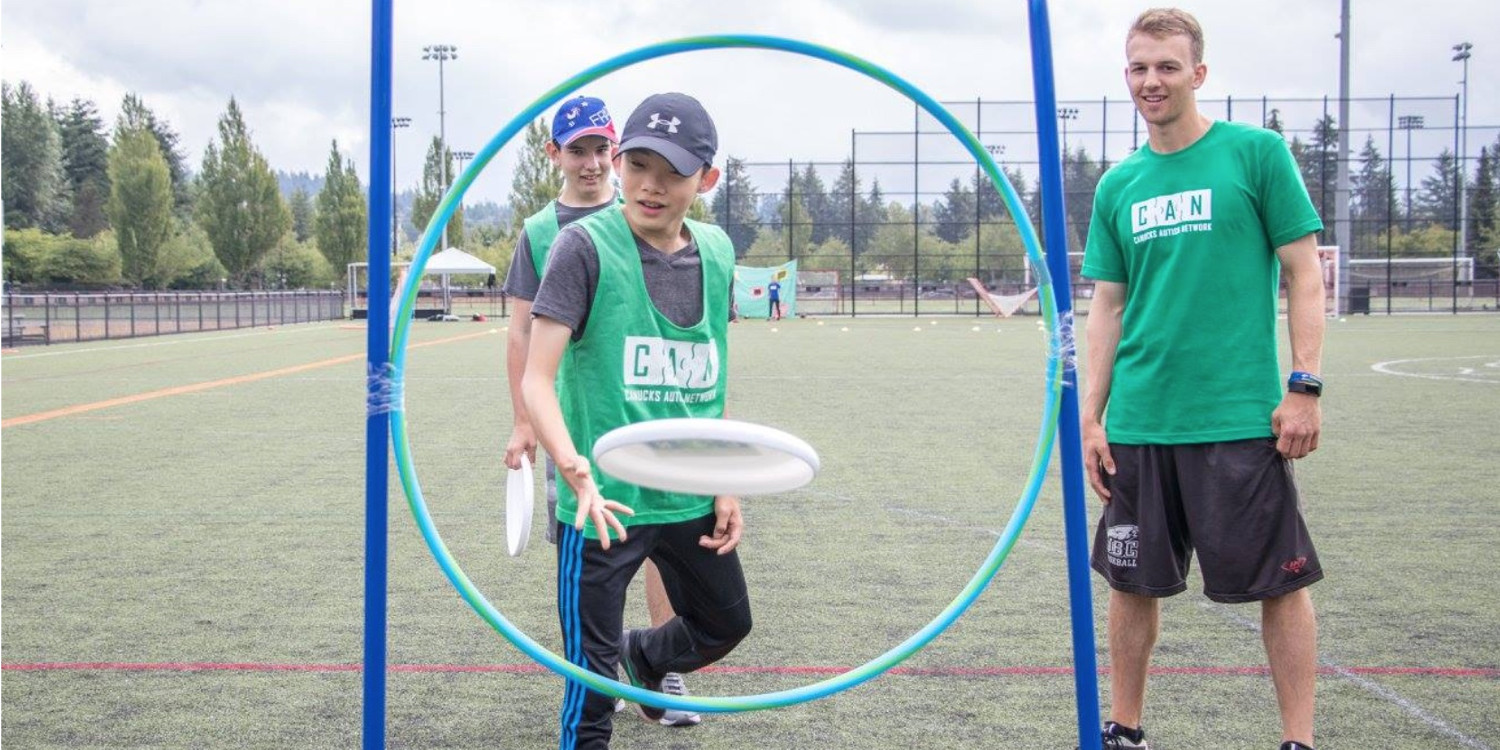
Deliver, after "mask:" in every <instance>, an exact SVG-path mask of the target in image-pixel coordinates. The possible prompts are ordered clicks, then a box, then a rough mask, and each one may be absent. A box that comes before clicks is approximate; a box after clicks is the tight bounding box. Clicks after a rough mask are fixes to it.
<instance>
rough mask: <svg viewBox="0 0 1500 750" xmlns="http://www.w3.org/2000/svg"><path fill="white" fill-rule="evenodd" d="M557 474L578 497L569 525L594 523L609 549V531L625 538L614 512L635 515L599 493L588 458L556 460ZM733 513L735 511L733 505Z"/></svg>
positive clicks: (606, 547)
mask: <svg viewBox="0 0 1500 750" xmlns="http://www.w3.org/2000/svg"><path fill="white" fill-rule="evenodd" d="M557 473H558V474H559V475H561V476H562V478H563V481H566V482H567V483H568V486H569V487H572V488H573V494H574V495H575V496H577V498H578V515H577V516H575V517H574V519H573V528H575V529H577V530H579V531H583V525H584V524H585V523H587V522H589V521H592V522H593V524H594V529H595V530H596V531H598V532H599V546H600V547H603V548H604V549H609V530H610V529H614V530H615V532H616V533H617V534H618V535H619V538H620V541H622V542H623V541H625V524H622V523H620V519H618V518H616V517H615V514H616V513H624V514H625V515H627V516H633V515H635V511H634V510H633V509H631V508H630V506H627V505H623V504H621V503H617V502H615V501H614V500H608V499H606V498H605V497H604V496H603V495H601V494H599V485H597V484H595V483H594V474H593V471H592V470H591V469H590V468H589V461H588V459H586V458H584V457H583V456H575V457H574V458H573V461H572V463H571V464H570V465H568V466H566V467H564V466H563V465H562V463H561V462H559V463H558V466H557ZM735 513H736V515H738V513H739V510H738V508H736V510H735Z"/></svg>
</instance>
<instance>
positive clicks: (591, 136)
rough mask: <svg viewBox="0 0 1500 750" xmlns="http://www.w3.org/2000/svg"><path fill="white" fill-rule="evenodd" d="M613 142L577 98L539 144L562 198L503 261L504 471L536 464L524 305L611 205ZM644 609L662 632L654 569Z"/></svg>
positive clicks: (552, 536)
mask: <svg viewBox="0 0 1500 750" xmlns="http://www.w3.org/2000/svg"><path fill="white" fill-rule="evenodd" d="M618 142H619V139H618V138H617V137H616V135H615V124H614V120H613V119H612V118H611V117H610V114H609V110H608V109H607V108H606V107H605V105H604V102H603V101H601V100H599V99H595V98H593V97H587V96H577V97H573V98H572V99H569V100H567V101H565V102H563V104H562V106H560V107H558V108H557V113H556V114H555V115H554V116H553V118H552V139H551V140H550V141H548V142H547V146H546V148H547V156H548V158H550V159H551V160H552V164H553V165H554V166H556V167H557V168H558V169H559V170H561V171H562V173H563V188H562V193H561V194H559V195H558V197H557V199H556V200H553V201H550V202H548V203H547V205H546V206H544V207H543V208H542V210H540V211H538V212H536V213H535V214H533V215H531V216H530V217H528V218H527V219H526V222H525V225H524V230H525V231H523V232H522V233H521V238H520V240H518V241H517V242H516V250H515V253H514V255H513V256H512V258H511V264H510V272H509V273H507V274H506V277H505V286H504V292H505V294H506V295H508V296H509V297H510V299H511V305H512V308H511V318H510V330H509V332H508V334H507V340H506V368H505V369H506V373H507V375H509V382H510V402H511V407H512V410H513V413H514V414H515V418H514V424H513V426H512V428H511V435H510V440H509V442H507V443H506V446H505V465H506V466H508V467H510V468H512V469H519V468H521V455H522V454H525V455H526V457H527V458H528V459H529V460H530V461H531V462H532V463H533V464H534V463H535V462H536V446H537V439H536V431H535V429H534V428H533V427H532V424H531V415H530V414H529V413H528V412H527V411H526V404H525V402H524V399H523V398H522V395H521V380H522V378H523V376H524V374H525V372H526V357H527V352H528V350H529V349H530V347H531V303H532V301H534V300H535V299H536V295H537V290H538V289H539V288H540V287H541V283H542V274H543V272H545V271H546V269H547V251H548V249H549V248H550V247H551V246H552V241H553V240H554V239H555V238H556V237H557V234H558V232H559V231H561V229H562V227H565V226H568V225H569V224H572V223H573V222H575V221H577V220H579V219H582V218H583V217H585V216H590V215H592V214H595V213H598V212H599V211H601V210H603V209H605V208H608V207H610V206H614V205H618V204H619V202H620V201H619V197H618V195H616V192H615V188H614V185H613V184H612V183H611V182H610V177H611V175H612V174H613V161H612V160H613V159H614V156H615V148H616V146H617V145H618ZM545 473H546V485H547V519H548V522H547V527H546V528H547V531H546V536H547V541H549V542H552V543H554V544H555V543H556V542H557V537H556V530H555V524H554V523H552V519H553V518H554V517H555V516H556V513H557V466H556V465H555V464H554V463H553V461H552V457H551V456H548V457H547V459H546V468H545ZM645 568H646V609H647V611H648V613H649V614H650V617H651V624H652V625H662V624H665V623H666V622H668V621H670V620H671V619H672V618H673V617H675V616H676V613H675V612H673V611H672V603H671V602H670V601H668V599H667V591H666V589H665V588H663V586H662V581H661V574H660V572H658V571H657V569H656V564H655V563H652V562H651V561H649V560H648V561H647V562H646V565H645ZM665 684H666V685H667V686H668V687H669V688H670V689H672V690H677V691H680V692H683V693H685V692H686V690H687V687H686V685H685V684H684V683H683V681H682V676H681V675H677V674H673V675H668V676H667V679H666V680H665ZM701 720H702V719H701V717H700V715H699V714H697V713H694V712H692V711H676V710H672V711H667V712H665V713H664V714H663V716H662V717H661V723H662V724H664V725H666V726H687V725H691V724H697V723H698V722H699V721H701Z"/></svg>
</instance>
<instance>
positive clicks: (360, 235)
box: [315, 140, 369, 272]
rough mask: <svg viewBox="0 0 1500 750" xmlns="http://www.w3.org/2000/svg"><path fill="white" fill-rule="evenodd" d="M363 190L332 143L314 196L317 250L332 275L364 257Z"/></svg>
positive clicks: (336, 144) (349, 163)
mask: <svg viewBox="0 0 1500 750" xmlns="http://www.w3.org/2000/svg"><path fill="white" fill-rule="evenodd" d="M367 219H368V213H367V212H366V208H365V196H364V191H362V190H360V189H359V174H358V173H357V172H355V170H354V161H353V160H352V159H351V160H349V161H347V162H346V161H344V160H343V158H342V157H341V156H340V154H339V142H338V141H337V140H335V141H334V142H333V146H332V147H331V148H330V149H329V153H328V172H327V175H326V176H325V177H324V178H323V190H322V192H320V193H318V216H317V219H316V221H315V226H316V227H317V237H318V250H319V251H321V252H322V253H323V257H324V258H327V259H328V262H329V264H331V265H332V266H333V269H334V271H335V272H338V271H342V270H343V269H345V268H347V267H348V265H349V264H350V263H353V262H355V261H357V260H359V259H360V258H361V257H364V255H365V253H366V251H367V243H368V241H369V224H368V223H367Z"/></svg>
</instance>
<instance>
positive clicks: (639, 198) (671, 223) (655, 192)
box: [616, 149, 719, 252]
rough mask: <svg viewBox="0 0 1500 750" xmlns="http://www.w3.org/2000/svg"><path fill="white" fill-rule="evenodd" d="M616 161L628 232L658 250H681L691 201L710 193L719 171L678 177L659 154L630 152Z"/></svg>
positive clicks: (647, 151)
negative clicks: (680, 241)
mask: <svg viewBox="0 0 1500 750" xmlns="http://www.w3.org/2000/svg"><path fill="white" fill-rule="evenodd" d="M616 158H617V168H618V170H619V172H620V184H621V187H622V188H623V192H624V197H625V207H624V210H625V220H626V221H627V222H628V223H629V224H630V228H631V230H632V231H634V232H635V233H636V234H637V235H638V236H640V237H641V239H644V240H646V241H647V242H649V243H651V244H652V246H654V247H656V248H657V249H658V250H662V251H664V252H674V251H676V250H679V249H681V247H682V246H681V244H679V242H678V240H679V239H680V236H681V232H682V219H683V217H685V216H687V212H688V209H689V208H691V207H692V205H693V200H694V199H696V198H697V197H698V196H699V195H700V194H702V193H706V192H708V191H710V190H712V189H713V187H714V184H715V183H717V182H718V179H719V170H718V169H715V168H713V167H705V168H704V169H701V170H699V171H698V172H697V173H696V174H693V175H688V176H684V175H680V174H677V172H676V171H675V170H673V169H672V165H671V163H669V162H668V161H667V160H666V159H664V158H662V156H661V155H660V154H657V153H656V152H654V151H650V150H647V149H631V150H630V151H626V152H624V153H621V154H620V155H619V156H618V157H616Z"/></svg>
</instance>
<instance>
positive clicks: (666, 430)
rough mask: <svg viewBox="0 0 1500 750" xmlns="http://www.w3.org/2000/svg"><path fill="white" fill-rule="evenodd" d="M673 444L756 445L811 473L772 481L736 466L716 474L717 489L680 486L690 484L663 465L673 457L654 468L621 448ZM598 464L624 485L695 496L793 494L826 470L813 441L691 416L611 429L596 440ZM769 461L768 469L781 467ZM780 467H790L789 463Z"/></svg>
mask: <svg viewBox="0 0 1500 750" xmlns="http://www.w3.org/2000/svg"><path fill="white" fill-rule="evenodd" d="M672 440H706V441H715V442H728V443H738V444H749V445H753V446H756V447H758V448H763V449H766V450H769V451H773V452H775V453H778V454H781V456H782V457H783V459H792V460H795V461H797V462H800V463H801V464H802V465H803V466H804V467H805V469H806V471H805V476H799V477H795V478H793V477H782V478H777V477H768V476H766V475H765V472H764V471H754V470H735V469H734V468H732V467H726V468H725V469H724V470H723V471H722V472H716V476H715V477H714V479H713V480H712V482H713V483H712V485H711V486H710V485H708V484H704V483H702V482H701V481H699V482H694V481H691V480H688V483H686V484H682V483H680V482H682V481H684V480H682V479H680V478H678V477H675V476H673V475H672V472H670V471H667V470H665V469H663V468H662V464H670V463H671V460H670V459H666V460H657V461H652V462H651V465H650V466H648V465H647V464H645V463H644V459H642V458H639V457H634V456H631V455H630V454H628V453H626V452H623V451H622V450H621V449H625V448H631V447H634V446H639V445H641V444H643V443H652V442H659V441H672ZM593 461H594V465H595V466H596V467H598V468H599V469H600V470H601V471H603V472H604V473H606V474H608V475H610V476H612V477H614V478H616V479H619V480H621V481H625V482H629V483H631V484H636V485H639V486H642V487H651V488H654V489H660V490H665V491H668V492H684V493H689V494H695V495H770V494H777V493H781V492H790V491H792V490H795V489H798V488H799V487H803V486H805V485H806V484H807V483H809V482H811V481H812V479H813V478H814V477H816V476H817V474H818V471H819V470H820V469H821V468H822V461H821V460H820V459H819V458H818V452H817V450H816V449H814V448H813V447H812V446H811V445H809V444H808V443H807V441H805V440H803V439H801V438H799V437H797V436H795V435H792V434H791V433H789V432H786V431H785V430H780V429H777V428H775V427H770V426H767V425H763V424H756V423H754V422H744V421H740V420H734V419H711V418H691V417H684V418H674V419H654V420H650V421H647V422H636V423H634V424H628V425H625V426H623V427H618V428H616V429H614V430H610V431H609V432H607V433H605V434H604V435H603V436H601V437H600V438H599V439H598V440H597V441H595V442H594V449H593ZM622 461H623V462H624V463H622ZM763 463H764V465H765V466H766V467H767V468H770V467H771V466H773V465H778V464H771V463H767V462H763ZM779 463H780V464H784V463H785V461H784V460H783V462H779ZM653 467H655V470H653ZM802 473H804V472H801V471H799V472H798V474H802Z"/></svg>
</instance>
